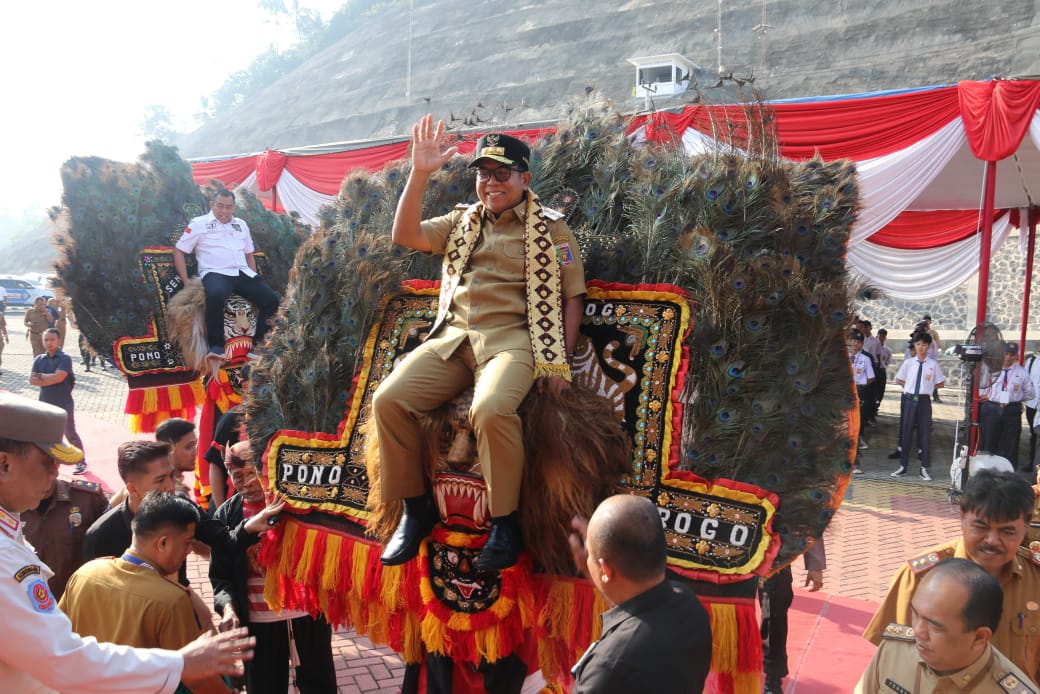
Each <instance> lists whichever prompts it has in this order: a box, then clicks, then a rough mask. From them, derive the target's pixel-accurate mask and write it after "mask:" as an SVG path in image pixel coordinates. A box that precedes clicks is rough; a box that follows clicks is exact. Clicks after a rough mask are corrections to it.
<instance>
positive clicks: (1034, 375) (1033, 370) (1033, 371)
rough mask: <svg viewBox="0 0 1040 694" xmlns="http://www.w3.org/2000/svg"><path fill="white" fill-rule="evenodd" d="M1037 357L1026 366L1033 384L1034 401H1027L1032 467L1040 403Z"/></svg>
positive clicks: (1039, 363) (1034, 458) (1039, 374)
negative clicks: (1037, 407)
mask: <svg viewBox="0 0 1040 694" xmlns="http://www.w3.org/2000/svg"><path fill="white" fill-rule="evenodd" d="M1036 356H1037V355H1035V354H1031V355H1029V358H1028V359H1026V365H1025V369H1026V373H1028V374H1029V380H1030V381H1032V382H1033V399H1032V400H1027V401H1026V427H1027V428H1028V429H1029V462H1030V464H1031V465H1032V464H1033V461H1034V460H1036V430H1035V429H1034V428H1033V427H1034V426H1035V425H1036V423H1037V422H1036V406H1037V403H1038V402H1040V359H1037V358H1036Z"/></svg>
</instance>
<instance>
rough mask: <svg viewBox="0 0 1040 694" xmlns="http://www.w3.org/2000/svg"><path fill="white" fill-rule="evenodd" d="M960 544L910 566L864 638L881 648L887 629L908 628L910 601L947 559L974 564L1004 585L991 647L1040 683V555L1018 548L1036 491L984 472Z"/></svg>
mask: <svg viewBox="0 0 1040 694" xmlns="http://www.w3.org/2000/svg"><path fill="white" fill-rule="evenodd" d="M960 505H961V538H960V539H958V540H952V541H950V542H946V543H944V544H942V545H939V546H938V547H935V548H933V549H932V550H930V551H929V552H926V553H924V554H922V555H920V556H918V557H914V558H913V559H911V560H910V561H908V562H907V565H906V566H904V567H903V568H901V569H900V570H899V572H897V573H896V575H895V577H894V578H893V579H892V584H891V586H890V587H889V590H888V595H887V596H886V597H885V600H884V601H883V602H882V603H881V605H880V606H879V607H878V610H877V612H876V613H875V614H874V617H873V619H871V620H870V624H868V625H867V629H866V631H864V633H863V636H864V638H866V639H867V640H868V641H871V642H873V643H874V644H880V643H881V639H882V635H883V633H884V630H885V627H886V626H887V625H888V624H890V623H893V622H895V623H896V624H909V623H910V622H911V620H912V609H911V608H912V606H911V603H910V601H911V599H912V598H913V597H914V595H915V590H916V589H917V586H918V584H919V583H920V582H921V580H922V578H923V577H924V575H926V574H927V572H928V571H929V570H931V569H933V568H934V567H935V566H936V565H937V564H938V563H939V562H940V561H942V560H943V559H948V558H950V557H959V558H964V559H970V560H971V561H973V562H975V563H976V564H978V565H979V566H981V567H982V568H984V569H985V570H986V571H988V572H989V573H990V574H992V575H993V576H994V577H995V578H996V579H997V581H998V582H999V583H1000V587H1001V588H1002V589H1003V591H1004V600H1003V612H1002V616H1001V618H1000V622H999V624H998V625H997V627H996V629H994V630H993V636H992V643H993V646H994V647H995V648H997V649H998V650H999V651H1000V652H1001V653H1003V654H1004V655H1006V656H1007V657H1008V658H1009V659H1010V660H1011V662H1013V663H1014V664H1015V665H1016V666H1018V667H1019V668H1020V669H1021V670H1022V671H1023V672H1025V673H1027V674H1028V675H1029V676H1030V677H1031V678H1033V681H1034V682H1036V679H1037V673H1038V672H1040V553H1033V554H1031V553H1030V552H1029V551H1028V550H1027V549H1025V548H1022V547H1019V545H1020V544H1021V543H1022V540H1023V538H1024V537H1025V534H1026V528H1027V527H1028V525H1029V519H1030V518H1031V517H1032V514H1033V490H1032V488H1031V487H1030V486H1029V483H1028V482H1026V481H1025V480H1022V479H1021V478H1019V477H1017V476H1016V475H1015V474H1014V473H1010V472H1006V473H998V472H993V471H991V470H983V471H981V472H978V473H976V474H975V475H974V476H973V477H972V478H971V479H970V480H968V483H967V485H965V488H964V496H963V497H962V498H961V504H960Z"/></svg>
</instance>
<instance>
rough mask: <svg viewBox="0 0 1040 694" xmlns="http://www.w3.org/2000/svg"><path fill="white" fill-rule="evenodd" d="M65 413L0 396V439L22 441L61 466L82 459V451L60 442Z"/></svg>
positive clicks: (6, 394)
mask: <svg viewBox="0 0 1040 694" xmlns="http://www.w3.org/2000/svg"><path fill="white" fill-rule="evenodd" d="M67 416H68V415H66V414H65V410H63V409H61V408H58V407H55V406H54V405H48V404H46V403H43V402H39V401H37V400H29V399H28V398H23V397H21V396H19V395H12V394H10V393H0V439H8V440H10V441H24V442H25V443H31V444H34V445H35V446H37V447H38V448H40V449H41V450H42V451H43V452H44V453H46V454H47V455H49V456H51V457H52V458H55V459H57V461H58V462H60V463H63V464H65V465H72V464H73V463H78V462H80V461H81V460H83V451H81V450H80V449H78V448H76V447H75V446H70V445H68V444H66V443H63V439H64V436H65V418H66V417H67Z"/></svg>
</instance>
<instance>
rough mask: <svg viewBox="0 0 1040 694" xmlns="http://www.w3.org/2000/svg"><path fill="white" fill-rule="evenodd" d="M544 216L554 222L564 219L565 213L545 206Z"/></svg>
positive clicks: (543, 209)
mask: <svg viewBox="0 0 1040 694" xmlns="http://www.w3.org/2000/svg"><path fill="white" fill-rule="evenodd" d="M542 214H544V215H545V217H546V219H550V220H552V221H554V222H556V221H559V220H561V219H563V212H560V211H559V210H554V209H553V208H551V207H545V206H544V205H543V206H542Z"/></svg>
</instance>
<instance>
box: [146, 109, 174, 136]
mask: <svg viewBox="0 0 1040 694" xmlns="http://www.w3.org/2000/svg"><path fill="white" fill-rule="evenodd" d="M141 134H142V135H144V136H145V138H146V139H148V140H163V141H164V142H172V141H173V139H174V138H175V137H177V136H178V135H180V131H178V130H177V128H175V127H174V125H173V116H172V115H171V114H170V109H168V108H167V107H166V106H164V105H162V104H151V105H149V106H146V107H145V109H144V115H143V116H142V117H141Z"/></svg>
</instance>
